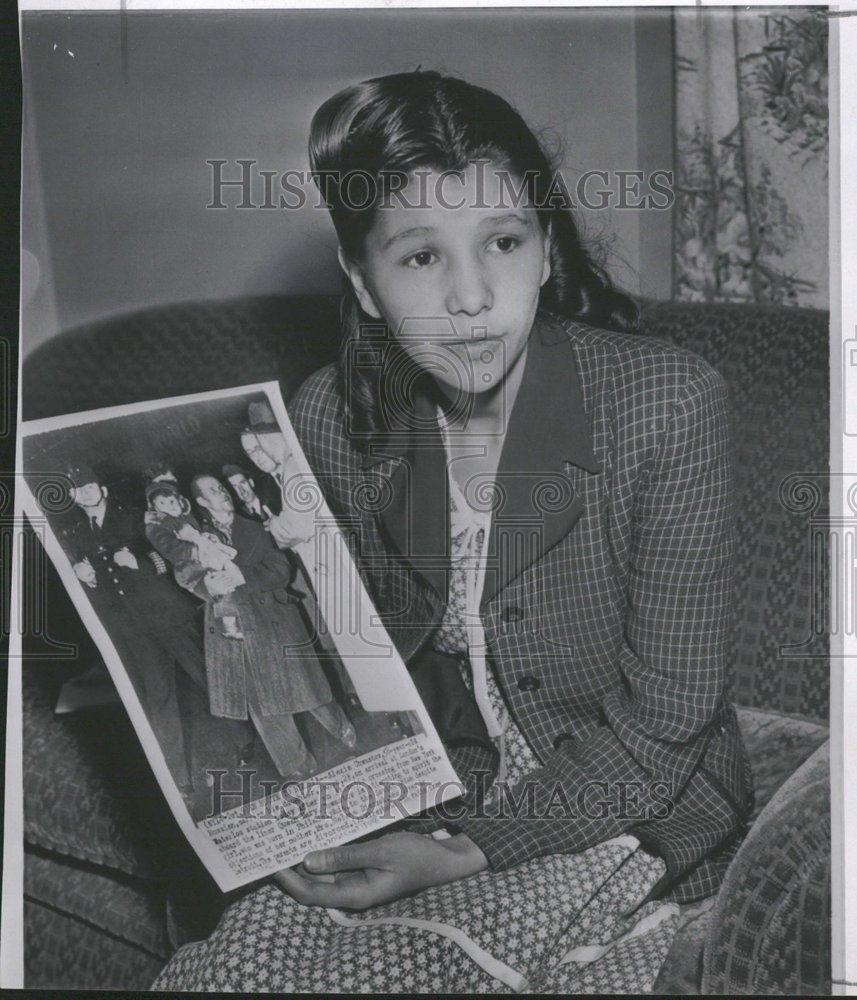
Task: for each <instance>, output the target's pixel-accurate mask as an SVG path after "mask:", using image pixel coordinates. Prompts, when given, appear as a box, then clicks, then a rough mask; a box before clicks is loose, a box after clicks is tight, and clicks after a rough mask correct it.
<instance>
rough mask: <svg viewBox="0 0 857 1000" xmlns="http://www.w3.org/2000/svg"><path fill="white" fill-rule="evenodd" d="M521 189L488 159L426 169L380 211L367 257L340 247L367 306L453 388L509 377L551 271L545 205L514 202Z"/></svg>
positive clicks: (477, 389) (489, 384)
mask: <svg viewBox="0 0 857 1000" xmlns="http://www.w3.org/2000/svg"><path fill="white" fill-rule="evenodd" d="M519 188H520V181H519V180H518V179H517V178H514V177H512V176H511V175H509V174H508V173H506V174H505V175H504V174H503V173H502V172H501V171H499V170H498V169H497V168H495V167H492V166H490V165H488V164H481V165H480V164H471V165H470V166H469V167H468V168H467V170H466V171H464V173H463V174H462V175H456V174H449V173H442V172H438V171H429V170H425V171H421V172H419V174H418V175H412V176H411V177H410V179H409V182H408V184H407V185H406V186H405V187H404V188H403V189H402V195H401V197H398V196H396V197H391V198H390V199H389V202H390V204H389V205H385V206H384V207H382V208H380V209H379V210H378V212H377V218H376V221H375V223H374V225H373V227H372V229H371V230H370V232H369V234H368V236H367V238H366V242H365V247H364V253H363V257H362V258H361V260H360V261H359V262H352V261H349V260H347V259H346V258H345V257H344V255H343V254H342V253H341V252H340V262H341V264H342V266H343V268H344V269H345V271H346V273H347V274H348V276H349V278H350V279H351V282H352V284H353V286H354V290H355V292H356V294H357V297H358V299H359V301H360V305H361V306H362V308H363V309H364V311H365V312H367V313H368V314H369V315H370V316H373V317H375V318H376V319H383V320H384V321H385V322H386V323H387V325H388V326H389V328H390V330H391V331H392V332H393V334H394V335H395V336H396V337H397V338H398V340H399V342H400V343H401V345H402V347H403V348H404V350H405V351H406V352H407V353H408V354H409V355H410V357H411V358H412V359H413V360H414V361H415V362H416V363H417V364H418V365H419V366H420V367H422V368H424V369H427V370H429V371H430V372H431V373H432V374H433V376H434V377H435V379H436V380H437V381H438V382H439V383H440V384H441V387H443V388H446V389H447V390H448V391H449V390H452V393H453V394H454V393H458V392H461V391H462V390H463V391H465V392H471V393H481V392H486V391H488V390H490V389H492V388H495V387H496V386H498V385H499V384H500V383H501V382H502V381H503V379H504V378H505V376H506V375H507V374H508V372H509V371H510V370H511V369H512V367H513V366H514V364H515V362H516V361H517V360H518V359H519V358H520V357H521V355H522V352H523V350H524V347H525V346H526V342H527V338H528V336H529V333H530V329H531V328H532V324H533V320H534V318H535V314H536V308H537V306H538V300H539V290H540V288H541V286H542V285H543V284H544V283H545V281H547V279H548V277H549V276H550V262H549V256H548V247H549V242H548V235H546V234H545V233H544V232H543V231H542V228H541V226H540V224H539V220H538V217H537V214H536V211H535V209H533V208H531V207H528V206H526V205H521V206H519V207H511V206H513V205H514V204H515V201H516V198H515V192H516V191H518V190H519ZM448 394H449V392H448Z"/></svg>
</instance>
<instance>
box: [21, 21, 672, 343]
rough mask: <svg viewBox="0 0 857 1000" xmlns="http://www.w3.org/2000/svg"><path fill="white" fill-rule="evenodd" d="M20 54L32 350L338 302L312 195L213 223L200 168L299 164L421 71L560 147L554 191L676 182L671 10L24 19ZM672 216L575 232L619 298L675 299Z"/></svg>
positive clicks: (604, 218)
mask: <svg viewBox="0 0 857 1000" xmlns="http://www.w3.org/2000/svg"><path fill="white" fill-rule="evenodd" d="M22 51H23V63H24V88H25V101H24V118H25V121H24V185H23V197H24V202H23V213H22V216H23V221H22V243H23V249H24V251H25V253H24V256H23V264H24V266H23V279H22V281H23V289H22V299H23V303H24V310H23V331H24V332H23V350H24V353H25V354H26V353H29V352H30V351H31V350H33V348H35V347H36V346H38V345H39V344H40V343H42V342H44V341H45V340H46V339H48V338H49V337H51V336H53V335H54V334H55V333H56V332H58V331H60V330H64V329H67V328H69V327H72V326H75V325H77V324H80V323H83V322H87V321H89V320H93V319H98V318H101V317H104V316H108V315H113V314H115V313H117V312H121V311H125V310H129V309H134V308H139V307H144V306H148V305H155V304H160V303H166V302H170V301H179V300H193V299H217V298H224V297H229V296H234V295H243V294H262V293H268V292H328V291H336V290H337V289H338V288H339V287H340V277H339V273H338V268H337V264H336V257H335V241H334V237H333V230H332V227H331V225H330V221H329V218H328V216H327V213H326V212H324V211H323V210H319V209H318V208H315V207H313V205H314V204H315V200H314V199H313V201H312V203H311V204H308V205H307V206H305V207H304V208H303V209H301V210H299V211H283V210H280V209H274V210H265V209H247V210H239V209H237V208H234V207H230V208H229V209H227V210H225V211H215V210H211V209H207V208H206V205H207V204H208V203H209V202H210V200H211V177H212V169H211V167H210V166H208V165H207V164H206V160H209V159H222V160H227V161H230V164H229V165H228V166H227V167H226V168H224V176H231V177H237V176H239V173H238V170H239V168H238V167H237V166H236V165H235V164H234V163H233V162H232V161H235V160H238V159H241V158H244V159H253V160H256V161H258V164H259V168H260V169H267V170H276V171H285V170H288V169H296V170H305V169H307V167H308V164H307V161H306V139H307V133H308V128H309V123H310V119H311V117H312V114H313V112H314V111H315V109H316V108H317V107H318V105H319V104H321V102H322V101H323V100H325V99H326V98H327V97H328V96H330V95H331V94H332V93H334V92H335V91H336V90H337V89H339V88H340V87H342V86H344V85H346V84H348V83H352V82H354V81H356V80H359V79H364V78H366V77H369V76H376V75H381V74H383V73H388V72H396V71H401V70H409V69H415V68H416V67H417V66H422V68H424V69H427V68H434V69H441V70H445V71H448V72H452V73H455V74H457V75H460V76H462V77H464V78H465V79H467V80H470V81H471V82H474V83H477V84H481V85H483V86H487V87H489V88H491V89H493V90H495V91H497V92H499V93H500V94H502V95H503V96H504V97H506V98H507V99H508V100H510V101H511V102H512V103H513V104H514V105H515V106H516V107H517V108H518V109H519V110H520V111H521V113H522V114H523V115H524V117H525V118H526V119H527V121H528V122H529V123H530V125H531V126H533V127H534V128H536V129H541V128H549V129H552V130H553V132H554V133H555V134H556V135H557V136H558V137H559V139H560V140H561V141H562V142H563V144H564V147H565V157H564V165H563V175H564V177H565V179H566V180H567V181H568V182H569V183H574V182H575V181H576V179H577V177H578V176H579V175H580V174H581V173H583V172H584V171H586V170H607V171H615V170H635V169H645V170H647V171H648V170H651V169H656V168H662V169H670V168H671V166H672V104H671V100H672V97H671V93H670V72H671V61H670V60H671V45H670V21H669V14H668V13H667V12H664V11H657V10H655V11H652V10H649V11H639V10H638V11H636V12H630V11H601V12H592V11H580V10H577V11H575V10H566V11H548V10H536V9H534V10H529V11H521V10H517V11H514V10H508V11H503V10H493V11H452V10H445V11H422V10H407V11H403V10H398V11H392V10H373V11H368V10H366V11H278V12H258V11H257V12H246V11H245V12H240V13H236V12H205V13H191V12H137V13H133V14H127V15H125V16H124V17H122V16H121V15H120V14H118V13H92V12H90V13H85V14H82V13H77V14H68V13H44V12H40V13H27V14H25V15H24V16H23V22H22ZM308 193H311V194H314V193H315V192H314V190H313V191H310V192H308ZM255 200H256V203H261V202H262V200H263V199H262V195H261V187H259V188H258V189H257V190H256V193H255ZM224 201H225V202H226V203H227V204H229V205H231V206H234V205H236V204H237V203H238V201H239V192H235V191H232V192H227V194H226V195H224ZM669 216H670V213H669V212H668V211H666V212H665V211H660V212H657V211H651V210H649V211H645V210H634V209H625V210H604V211H600V212H593V213H588V214H587V218H586V220H585V225H586V230H587V232H588V233H590V234H591V235H592V236H593V237H595V238H597V239H600V240H601V241H602V243H603V242H604V241H605V240H608V241H609V240H611V239H612V242H611V243H610V249H611V258H610V259H611V265H612V267H611V271H612V273H613V274H614V277H615V279H616V280H617V283H619V284H620V285H622V286H623V287H626V288H628V289H629V290H631V291H634V292H642V293H643V294H647V295H651V296H653V297H656V298H666V297H668V296H669V288H670V280H669V276H670V228H669V222H670V219H669Z"/></svg>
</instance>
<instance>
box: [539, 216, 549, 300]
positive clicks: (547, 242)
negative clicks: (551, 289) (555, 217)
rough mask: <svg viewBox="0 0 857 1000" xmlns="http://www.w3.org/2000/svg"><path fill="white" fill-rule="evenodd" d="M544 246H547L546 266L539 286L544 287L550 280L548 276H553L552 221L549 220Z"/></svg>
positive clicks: (543, 268)
mask: <svg viewBox="0 0 857 1000" xmlns="http://www.w3.org/2000/svg"><path fill="white" fill-rule="evenodd" d="M544 248H545V262H544V266H543V267H542V280H541V282H540V285H539V287H542V286H543V285H544V283H545V282H546V281H547V280H548V278H549V277H550V276H551V224H550V221H549V222H548V228H547V232H546V233H545V242H544Z"/></svg>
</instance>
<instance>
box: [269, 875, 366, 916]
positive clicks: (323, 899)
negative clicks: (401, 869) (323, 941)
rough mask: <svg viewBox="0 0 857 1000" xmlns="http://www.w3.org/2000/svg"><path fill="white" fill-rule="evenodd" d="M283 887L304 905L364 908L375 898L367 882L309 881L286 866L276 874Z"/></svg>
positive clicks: (276, 878)
mask: <svg viewBox="0 0 857 1000" xmlns="http://www.w3.org/2000/svg"><path fill="white" fill-rule="evenodd" d="M274 879H275V880H276V882H278V883H279V885H280V887H281V888H282V889H285V891H286V892H287V893H288V894H289V895H290V896H291V897H292V898H293V899H295V900H297V901H298V902H299V903H303V904H304V906H332V907H346V908H347V909H352V910H362V909H365V908H366V907H367V906H371V905H372V904H373V903H374V902H375V900H374V898H373V894H372V891H371V889H370V887H369V886H367V884H366V883H365V882H359V881H356V880H355V881H351V880H347V881H344V882H317V881H312V882H310V881H308V880H307V879H305V878H303V876H301V875H299V874H298V873H297V872H296V871H295V870H294V869H293V868H285V869H283V871H281V872H277V874H276V875H275V876H274Z"/></svg>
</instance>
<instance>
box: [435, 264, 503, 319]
mask: <svg viewBox="0 0 857 1000" xmlns="http://www.w3.org/2000/svg"><path fill="white" fill-rule="evenodd" d="M493 304H494V296H493V294H492V292H491V288H490V286H489V285H488V282H487V281H486V280H485V275H484V274H483V272H482V269H481V268H480V267H479V266H478V265H477V264H457V265H456V266H455V269H454V271H453V272H452V282H451V284H450V288H449V294H448V295H447V301H446V308H447V309H448V311H449V313H450V315H454V314H455V313H464V314H465V315H467V316H477V315H478V314H479V313H481V312H482V311H483V310H484V309H490V308H491V306H492V305H493Z"/></svg>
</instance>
